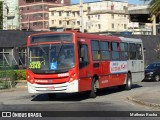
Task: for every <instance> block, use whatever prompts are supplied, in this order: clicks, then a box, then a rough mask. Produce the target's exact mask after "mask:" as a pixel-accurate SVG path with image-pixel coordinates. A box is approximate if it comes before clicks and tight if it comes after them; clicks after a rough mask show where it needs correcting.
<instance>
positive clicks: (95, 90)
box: [89, 78, 97, 98]
mask: <svg viewBox="0 0 160 120" xmlns="http://www.w3.org/2000/svg"><path fill="white" fill-rule="evenodd" d="M96 92H97V85H96V79H95V78H93V80H92V85H91V91H90V93H89V97H90V98H96V96H97V95H96Z"/></svg>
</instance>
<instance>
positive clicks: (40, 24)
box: [19, 0, 70, 31]
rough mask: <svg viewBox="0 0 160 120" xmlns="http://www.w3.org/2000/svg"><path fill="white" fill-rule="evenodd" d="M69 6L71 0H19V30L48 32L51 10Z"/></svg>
mask: <svg viewBox="0 0 160 120" xmlns="http://www.w3.org/2000/svg"><path fill="white" fill-rule="evenodd" d="M69 4H70V0H19V15H20V18H19V22H20V26H19V28H20V29H21V30H33V31H48V30H49V28H48V25H49V21H48V19H49V16H48V10H49V8H54V7H58V6H63V5H69Z"/></svg>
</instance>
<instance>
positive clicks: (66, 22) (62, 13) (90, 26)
mask: <svg viewBox="0 0 160 120" xmlns="http://www.w3.org/2000/svg"><path fill="white" fill-rule="evenodd" d="M127 10H128V3H127V2H116V1H115V2H114V1H98V2H90V3H84V4H83V11H84V13H83V26H84V29H85V30H86V31H87V32H89V33H96V32H111V33H112V32H122V31H126V30H127V29H128V23H129V18H128V11H127ZM79 11H80V5H79V4H76V5H71V6H63V7H57V8H50V9H49V27H50V29H51V30H56V29H59V28H70V29H80V13H79Z"/></svg>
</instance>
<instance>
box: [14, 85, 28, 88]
mask: <svg viewBox="0 0 160 120" xmlns="http://www.w3.org/2000/svg"><path fill="white" fill-rule="evenodd" d="M16 88H27V86H26V85H25V86H16Z"/></svg>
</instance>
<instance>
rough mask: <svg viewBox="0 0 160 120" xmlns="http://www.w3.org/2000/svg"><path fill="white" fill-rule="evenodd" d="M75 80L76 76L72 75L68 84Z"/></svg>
mask: <svg viewBox="0 0 160 120" xmlns="http://www.w3.org/2000/svg"><path fill="white" fill-rule="evenodd" d="M75 79H76V74H73V75H72V76H71V77H70V80H69V82H72V81H74V80H75Z"/></svg>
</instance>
